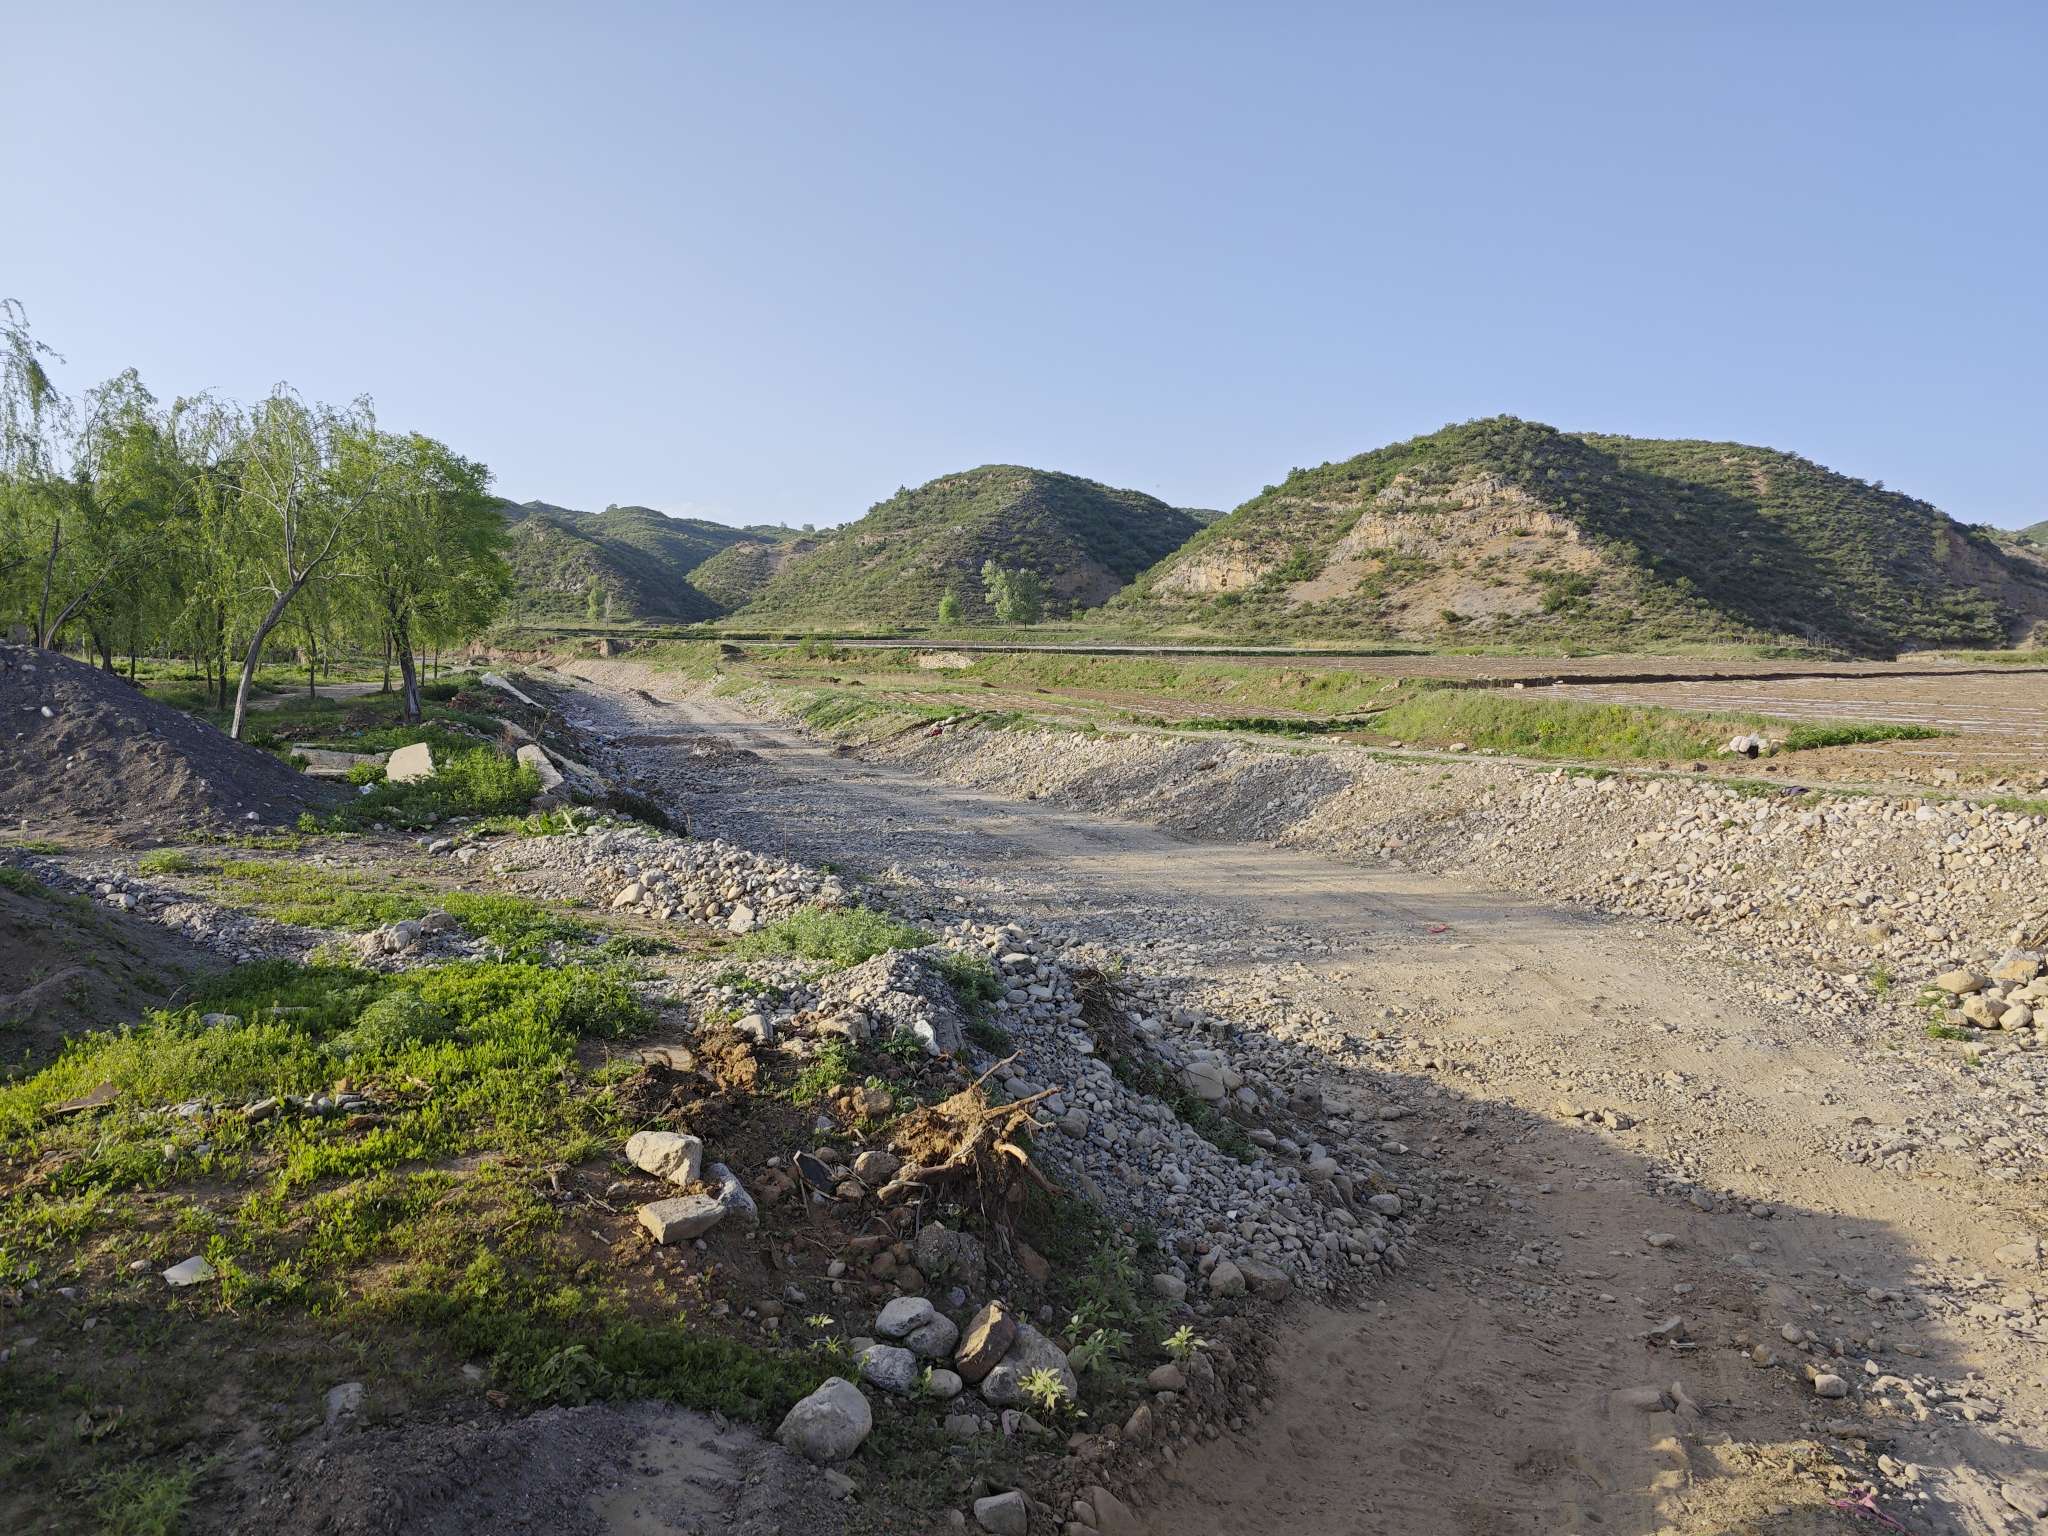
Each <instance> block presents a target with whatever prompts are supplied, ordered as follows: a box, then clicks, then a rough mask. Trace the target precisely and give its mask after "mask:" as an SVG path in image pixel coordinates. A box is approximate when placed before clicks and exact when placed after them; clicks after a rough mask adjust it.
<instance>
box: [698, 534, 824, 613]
mask: <svg viewBox="0 0 2048 1536" xmlns="http://www.w3.org/2000/svg"><path fill="white" fill-rule="evenodd" d="M817 547H818V540H816V539H815V538H811V537H808V536H805V537H801V538H787V539H755V538H746V539H741V540H740V541H739V542H738V543H735V544H728V545H726V546H725V548H723V549H721V550H720V551H719V552H718V553H717V554H715V555H713V556H712V557H711V558H710V559H709V560H706V561H705V562H704V563H703V564H702V565H700V566H698V567H697V568H696V569H695V570H694V571H692V572H691V573H690V585H691V586H693V587H695V588H696V589H697V590H698V591H699V592H701V593H703V594H704V595H705V596H706V597H708V598H709V599H711V601H712V602H714V603H716V604H717V605H718V606H719V608H720V609H722V610H724V611H725V612H728V613H729V612H731V611H732V610H733V609H735V608H744V607H746V605H747V604H748V603H751V602H752V601H753V600H754V599H755V598H756V597H758V596H760V595H761V589H762V588H763V587H765V586H767V585H768V583H769V582H770V581H772V580H773V579H774V578H775V577H776V576H777V575H778V574H779V573H780V572H781V570H782V568H783V567H784V566H785V565H787V564H789V562H790V561H792V560H794V559H796V558H798V557H799V556H802V555H808V554H809V553H810V552H811V551H812V550H814V549H816V548H817Z"/></svg>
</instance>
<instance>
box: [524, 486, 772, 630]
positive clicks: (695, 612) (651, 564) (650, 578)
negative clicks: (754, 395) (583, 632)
mask: <svg viewBox="0 0 2048 1536" xmlns="http://www.w3.org/2000/svg"><path fill="white" fill-rule="evenodd" d="M502 510H503V512H504V515H505V519H506V522H507V524H508V525H509V527H510V531H511V534H512V545H511V548H510V549H509V550H508V551H507V554H506V558H507V560H508V561H509V562H510V564H511V566H512V576H513V599H512V612H513V615H514V616H515V617H517V618H522V619H526V618H532V619H610V620H625V619H668V620H677V621H683V622H692V621H695V620H699V619H709V618H715V617H717V616H718V614H720V613H722V612H723V611H724V610H725V608H726V607H727V606H728V604H726V603H724V602H722V601H720V600H719V599H718V598H716V597H714V596H711V595H709V594H707V593H706V592H705V591H704V590H703V589H702V588H700V587H699V586H697V584H696V582H695V579H694V578H695V573H696V572H697V570H698V568H699V567H700V566H702V565H703V564H704V563H705V561H707V560H709V559H711V558H712V557H713V556H715V555H717V554H718V553H720V552H721V551H722V550H725V549H727V548H730V547H732V546H734V545H736V544H742V543H745V544H748V545H751V546H758V547H772V546H773V545H775V544H777V543H779V542H780V541H781V540H782V539H785V538H790V537H793V536H794V535H793V534H792V533H791V532H790V530H787V529H782V528H768V527H761V528H734V527H729V526H727V525H726V524H724V523H713V522H707V521H705V520H704V519H702V518H693V517H671V516H669V515H668V514H667V513H665V512H657V511H655V510H654V508H652V507H607V508H605V510H604V511H602V512H578V511H576V510H574V509H572V508H569V507H556V506H550V505H548V504H547V503H546V502H540V501H529V502H525V503H515V502H506V503H504V504H503V508H502Z"/></svg>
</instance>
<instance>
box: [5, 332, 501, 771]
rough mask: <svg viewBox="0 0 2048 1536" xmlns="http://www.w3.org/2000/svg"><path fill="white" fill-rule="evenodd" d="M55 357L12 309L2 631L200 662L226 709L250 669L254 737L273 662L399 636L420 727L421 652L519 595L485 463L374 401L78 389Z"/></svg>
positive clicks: (241, 716) (111, 385)
mask: <svg viewBox="0 0 2048 1536" xmlns="http://www.w3.org/2000/svg"><path fill="white" fill-rule="evenodd" d="M57 361H60V359H58V358H57V356H56V354H55V353H53V352H52V351H51V350H50V349H49V348H48V347H46V346H44V345H43V344H42V343H40V342H38V341H37V340H36V339H35V338H34V336H33V335H32V334H31V333H30V331H29V327H28V321H27V317H26V316H25V315H24V314H23V312H22V309H21V306H20V305H19V304H16V303H14V302H12V301H8V302H6V303H5V304H4V305H0V624H14V625H18V626H19V627H20V628H21V629H22V630H24V631H25V632H26V633H27V634H28V635H30V636H31V637H32V638H33V639H34V640H35V642H36V643H37V644H40V645H43V646H47V647H58V646H63V647H67V648H71V649H80V648H83V647H87V646H89V647H90V650H91V652H92V653H93V654H95V655H96V656H97V657H98V658H99V659H100V660H101V662H102V664H104V665H106V666H108V667H110V668H111V667H112V666H114V664H115V657H116V655H117V654H118V653H120V652H125V653H126V654H127V656H128V658H129V663H130V666H131V669H132V667H133V664H134V660H135V658H136V656H137V655H139V654H144V653H147V654H155V655H160V654H175V655H183V656H185V657H188V658H190V659H191V660H192V661H194V662H195V663H196V664H197V665H199V666H200V667H202V668H203V669H204V671H205V675H206V676H207V678H208V679H209V683H210V686H213V687H215V688H217V690H218V697H219V699H220V700H221V701H222V702H223V703H225V701H226V699H227V696H228V692H229V686H230V680H231V679H232V680H233V682H234V688H233V692H234V700H235V703H234V712H233V727H232V729H233V730H234V732H235V734H237V735H239V734H241V730H242V726H243V724H244V722H245V719H246V716H247V710H248V703H249V692H250V688H251V684H252V682H253V679H254V677H255V673H256V670H257V668H258V666H259V665H261V663H262V662H263V661H264V660H265V658H266V657H267V656H271V657H274V656H275V655H276V654H277V653H278V652H279V651H280V650H281V649H283V650H284V651H285V654H287V655H289V654H292V653H296V654H297V655H298V656H299V657H300V658H302V659H303V660H304V661H305V662H306V665H307V667H308V670H309V676H310V675H312V672H313V670H314V669H315V668H316V665H317V661H318V658H319V657H320V655H321V654H322V653H323V651H331V650H332V649H333V648H334V647H336V646H337V645H355V646H359V647H362V648H365V649H373V650H374V649H377V648H381V647H382V646H383V645H384V644H386V643H387V642H389V643H390V644H392V645H394V646H395V647H396V649H397V651H398V654H399V656H400V660H401V666H402V668H403V671H404V674H405V684H406V703H407V715H408V718H410V719H413V720H417V719H418V717H419V693H418V682H417V677H416V675H415V672H414V667H413V664H412V651H413V647H414V646H416V645H420V644H433V645H445V644H448V643H451V642H455V641H459V640H461V639H463V638H465V637H466V636H468V635H471V634H474V633H476V632H477V631H478V630H479V629H481V628H482V627H483V626H484V625H486V624H488V623H489V622H490V620H491V618H492V617H493V615H494V614H495V613H496V611H497V608H498V606H499V604H500V603H501V601H502V600H503V597H504V594H505V589H506V585H507V576H506V570H505V565H504V562H503V560H502V559H501V558H500V552H501V549H502V546H503V542H504V536H503V532H502V521H501V519H500V516H499V513H498V504H497V503H496V502H495V501H494V500H493V499H492V497H491V496H490V494H489V486H490V473H489V471H488V470H486V469H485V468H484V467H483V466H482V465H480V464H477V463H474V462H472V461H470V460H467V459H464V458H462V457H461V456H459V455H457V454H455V453H453V452H452V451H450V450H449V449H448V448H446V447H444V446H443V445H441V444H439V443H436V442H434V441H432V440H431V439H429V438H425V437H421V436H418V435H417V434H394V433H388V432H384V431H381V430H380V429H379V428H378V426H377V423H376V420H375V417H374V416H373V414H372V412H371V409H370V406H369V402H368V401H367V400H358V401H356V402H355V403H353V404H352V405H350V406H348V407H346V408H345V409H335V408H333V407H329V406H325V405H317V404H313V403H311V402H308V401H306V400H304V399H303V398H301V397H300V396H299V395H298V394H296V393H295V392H294V391H292V390H291V389H290V388H289V387H286V386H279V388H278V389H276V390H275V391H273V392H272V393H271V394H270V395H269V396H267V397H266V398H265V399H263V400H262V401H260V402H258V403H257V404H256V405H254V406H252V407H248V408H243V407H238V406H235V405H232V404H229V403H226V402H222V401H218V400H215V399H212V398H211V397H208V396H203V395H202V396H197V397H193V398H187V399H180V400H176V401H174V402H173V403H172V404H170V405H169V406H165V405H163V404H162V403H161V402H159V401H158V399H157V398H156V397H155V396H154V395H152V394H151V393H150V392H149V390H148V389H146V388H145V387H144V386H143V384H142V381H141V380H140V379H139V378H138V377H137V376H136V375H135V373H134V372H133V371H132V370H131V371H129V372H126V373H122V374H120V375H118V376H117V377H115V378H113V379H110V380H108V381H107V382H106V383H104V384H101V385H99V386H98V387H96V388H94V389H91V390H88V391H86V392H85V394H84V395H83V396H81V397H80V398H78V399H76V400H73V399H71V398H70V397H68V396H66V395H65V394H64V393H63V392H62V391H61V390H60V389H59V388H58V387H57V385H56V382H55V380H54V378H53V377H52V375H51V372H50V367H51V365H52V364H53V363H55V362H57Z"/></svg>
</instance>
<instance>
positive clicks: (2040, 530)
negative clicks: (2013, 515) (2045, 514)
mask: <svg viewBox="0 0 2048 1536" xmlns="http://www.w3.org/2000/svg"><path fill="white" fill-rule="evenodd" d="M2015 537H2016V538H2018V539H2019V541H2020V542H2021V543H2022V544H2038V545H2040V546H2041V547H2042V548H2043V549H2048V523H2036V524H2034V526H2033V527H2031V528H2022V529H2021V530H2020V531H2019V533H2018V534H2016V535H2015Z"/></svg>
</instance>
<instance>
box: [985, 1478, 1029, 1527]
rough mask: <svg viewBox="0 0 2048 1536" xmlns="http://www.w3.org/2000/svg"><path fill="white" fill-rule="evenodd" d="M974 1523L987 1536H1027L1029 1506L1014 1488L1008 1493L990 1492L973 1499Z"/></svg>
mask: <svg viewBox="0 0 2048 1536" xmlns="http://www.w3.org/2000/svg"><path fill="white" fill-rule="evenodd" d="M974 1523H975V1524H976V1525H978V1526H980V1527H981V1528H982V1529H983V1530H984V1531H987V1532H988V1533H989V1536H1029V1533H1030V1530H1031V1506H1030V1505H1028V1504H1026V1503H1025V1502H1024V1495H1023V1494H1021V1493H1019V1492H1017V1490H1016V1489H1014V1488H1013V1489H1011V1490H1010V1491H1009V1492H1008V1493H992V1494H990V1495H989V1496H988V1497H987V1498H985V1499H976V1500H975V1501H974Z"/></svg>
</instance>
